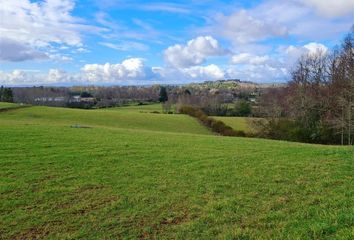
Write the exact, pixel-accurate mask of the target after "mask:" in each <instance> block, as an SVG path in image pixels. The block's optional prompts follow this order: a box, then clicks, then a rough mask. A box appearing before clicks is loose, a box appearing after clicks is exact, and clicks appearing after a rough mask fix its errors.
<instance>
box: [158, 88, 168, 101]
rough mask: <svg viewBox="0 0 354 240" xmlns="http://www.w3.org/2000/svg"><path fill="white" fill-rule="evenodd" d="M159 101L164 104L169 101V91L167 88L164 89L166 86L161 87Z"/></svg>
mask: <svg viewBox="0 0 354 240" xmlns="http://www.w3.org/2000/svg"><path fill="white" fill-rule="evenodd" d="M159 101H160V102H162V103H165V102H167V101H168V95H167V90H166V87H164V86H161V87H160V97H159Z"/></svg>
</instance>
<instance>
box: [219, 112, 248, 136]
mask: <svg viewBox="0 0 354 240" xmlns="http://www.w3.org/2000/svg"><path fill="white" fill-rule="evenodd" d="M213 118H215V119H216V120H219V121H222V122H223V123H225V124H226V125H228V126H230V127H232V129H234V130H236V131H244V132H246V133H252V132H253V130H252V127H251V126H250V124H249V122H250V121H252V118H249V117H216V116H215V117H214V116H213Z"/></svg>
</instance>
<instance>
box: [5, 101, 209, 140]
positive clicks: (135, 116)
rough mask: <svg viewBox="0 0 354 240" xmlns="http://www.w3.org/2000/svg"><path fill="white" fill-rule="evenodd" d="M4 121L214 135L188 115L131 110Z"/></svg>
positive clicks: (45, 110) (38, 114) (10, 116)
mask: <svg viewBox="0 0 354 240" xmlns="http://www.w3.org/2000/svg"><path fill="white" fill-rule="evenodd" d="M1 119H2V120H10V121H14V120H15V121H17V122H19V123H20V124H49V125H61V126H72V125H83V126H89V127H114V128H127V129H140V130H151V131H168V132H182V133H193V134H195V133H198V134H211V133H210V132H209V130H208V129H207V128H205V127H203V126H201V125H200V124H199V123H198V122H197V121H195V120H194V119H193V118H191V117H189V116H185V115H170V114H154V113H149V112H146V111H143V113H140V112H139V111H137V110H132V109H131V108H125V107H122V108H115V109H114V111H112V110H111V109H103V110H80V109H70V108H53V107H30V108H23V109H19V110H16V111H11V112H8V113H6V114H5V113H4V114H2V115H1Z"/></svg>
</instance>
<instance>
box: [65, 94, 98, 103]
mask: <svg viewBox="0 0 354 240" xmlns="http://www.w3.org/2000/svg"><path fill="white" fill-rule="evenodd" d="M69 102H70V103H80V102H85V103H94V102H96V98H94V97H81V96H80V95H75V96H72V97H71V98H70V100H69Z"/></svg>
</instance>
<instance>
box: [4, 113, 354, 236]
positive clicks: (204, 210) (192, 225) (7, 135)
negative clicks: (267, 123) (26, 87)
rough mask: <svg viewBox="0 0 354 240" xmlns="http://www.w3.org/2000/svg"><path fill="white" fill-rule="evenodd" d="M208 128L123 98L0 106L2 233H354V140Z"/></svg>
mask: <svg viewBox="0 0 354 240" xmlns="http://www.w3.org/2000/svg"><path fill="white" fill-rule="evenodd" d="M71 124H82V125H87V126H91V128H72V127H70V126H71ZM191 133H193V134H191ZM208 134H209V132H208V131H207V130H205V129H204V128H203V127H201V126H200V125H198V123H197V122H196V121H195V120H194V119H192V118H189V117H187V116H181V115H163V114H148V113H139V112H132V111H127V110H124V109H118V110H116V111H111V110H86V111H85V110H74V109H61V108H45V107H30V108H25V109H17V110H13V111H9V112H2V113H0V142H1V144H0V203H1V204H0V239H16V238H18V239H31V238H48V239H79V238H81V239H103V238H105V239H122V238H126V239H151V238H155V239H156V238H158V239H350V238H351V237H352V236H353V235H352V234H353V233H352V231H353V226H354V219H353V216H354V210H353V200H352V199H353V181H352V180H353V179H352V175H353V170H354V169H353V160H354V150H353V148H348V147H332V146H319V145H317V146H316V145H306V144H299V143H288V142H281V141H269V140H260V139H246V138H230V137H220V136H213V135H208Z"/></svg>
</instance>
